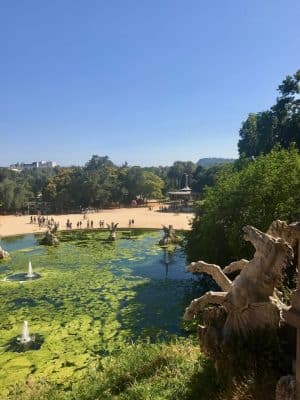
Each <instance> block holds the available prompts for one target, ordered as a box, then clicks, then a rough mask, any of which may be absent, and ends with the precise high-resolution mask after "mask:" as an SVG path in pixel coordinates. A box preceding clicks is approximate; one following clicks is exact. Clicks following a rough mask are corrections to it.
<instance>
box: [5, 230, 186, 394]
mask: <svg viewBox="0 0 300 400" xmlns="http://www.w3.org/2000/svg"><path fill="white" fill-rule="evenodd" d="M133 234H134V236H133ZM130 235H131V232H127V231H126V232H118V240H117V242H115V243H111V242H107V240H106V239H107V232H103V231H102V232H101V231H74V232H62V233H60V234H59V240H60V245H59V246H57V247H43V246H39V245H38V244H37V243H38V237H34V236H33V235H27V236H23V237H21V238H15V239H14V240H13V239H12V238H9V240H7V242H6V243H5V245H6V246H5V247H6V248H9V249H8V250H9V251H10V253H11V259H10V260H7V261H5V262H2V263H1V266H2V267H3V268H1V269H0V279H3V278H5V276H7V275H9V274H15V273H20V272H24V271H26V269H27V265H28V261H29V260H30V261H31V262H32V266H33V270H34V271H35V272H38V273H39V274H40V275H41V278H40V279H38V280H35V281H31V282H29V281H27V282H23V283H20V282H0V296H1V302H0V388H1V390H4V392H3V393H5V390H6V389H7V388H8V387H9V386H10V385H13V384H15V383H16V382H18V381H23V380H25V379H27V378H29V377H31V376H33V377H34V378H37V379H38V378H44V377H47V379H48V380H52V381H53V382H55V383H57V384H66V382H67V381H69V382H70V380H73V381H76V380H78V379H80V377H81V376H82V374H84V371H85V370H86V368H90V367H96V366H97V365H98V364H99V360H101V359H103V357H105V356H107V355H109V354H112V353H114V352H116V351H118V350H120V349H122V348H124V347H125V346H126V345H127V344H128V343H131V341H133V340H136V339H137V338H138V337H141V336H143V335H144V336H147V335H150V336H155V335H157V334H158V333H159V334H165V335H168V334H169V333H170V334H174V333H180V317H181V314H182V311H183V308H184V306H185V305H186V301H185V299H186V296H187V295H188V293H189V295H188V296H189V297H190V298H192V297H193V293H192V292H191V291H190V289H191V286H192V285H193V282H192V281H191V279H190V277H188V279H187V277H186V276H185V275H184V265H185V259H184V256H183V255H182V254H180V253H178V254H177V256H176V262H174V265H173V267H172V268H173V270H172V273H173V276H172V277H171V278H170V279H167V277H166V275H165V269H164V268H165V266H164V265H163V262H162V260H163V252H162V249H161V248H160V247H159V246H157V243H158V240H159V238H160V237H161V234H160V233H159V232H157V231H153V232H151V231H147V232H143V231H135V232H133V233H132V236H130ZM177 250H178V249H177ZM173 251H175V252H176V249H175V250H174V249H173ZM191 282H192V283H191ZM167 296H169V297H170V298H169V299H167ZM171 314H172V315H171ZM24 320H28V321H29V329H30V333H31V334H38V335H40V337H42V338H43V343H42V345H41V347H40V349H39V350H30V349H29V350H28V351H26V352H25V353H16V352H13V351H10V350H8V344H9V343H11V340H12V338H16V337H18V336H20V333H21V331H22V325H23V321H24ZM166 320H167V322H166ZM69 384H70V383H69Z"/></svg>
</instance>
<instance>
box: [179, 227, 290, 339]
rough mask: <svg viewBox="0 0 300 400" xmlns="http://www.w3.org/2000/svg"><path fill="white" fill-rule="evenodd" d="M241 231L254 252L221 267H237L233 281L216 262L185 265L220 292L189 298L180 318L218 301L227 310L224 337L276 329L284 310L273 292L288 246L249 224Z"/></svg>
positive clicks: (234, 268)
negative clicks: (250, 256) (204, 275)
mask: <svg viewBox="0 0 300 400" xmlns="http://www.w3.org/2000/svg"><path fill="white" fill-rule="evenodd" d="M270 228H271V227H270ZM273 228H274V226H273ZM243 230H244V233H245V235H244V237H245V240H248V241H250V242H251V243H252V244H253V246H254V247H255V249H256V252H255V254H254V257H253V259H252V260H250V261H247V260H240V261H237V262H235V263H231V264H230V265H229V266H227V267H226V268H225V269H224V271H225V272H228V273H230V272H233V271H236V270H241V272H240V274H239V275H238V276H237V277H236V278H235V279H234V281H231V280H230V279H229V278H228V277H227V276H226V275H225V273H224V271H222V269H221V268H220V267H219V266H218V265H214V264H207V263H205V262H203V261H198V262H194V263H192V264H190V265H189V266H188V268H187V269H188V271H190V272H193V273H207V274H209V275H211V276H212V277H213V278H214V280H215V281H216V282H217V284H218V285H219V286H220V287H221V290H222V292H207V293H206V294H204V295H203V296H202V297H200V298H198V299H195V300H193V301H192V302H191V304H190V306H189V307H188V308H187V309H186V311H185V314H184V318H185V319H186V320H190V319H193V318H194V317H195V316H196V315H197V314H198V313H199V312H201V311H202V310H204V309H205V308H206V307H207V306H208V305H210V304H219V305H221V306H223V308H224V309H225V311H226V313H227V317H226V320H225V322H224V325H223V326H222V329H221V332H222V335H223V337H224V338H225V337H226V336H227V335H229V334H230V333H237V334H241V335H245V334H247V333H248V332H250V331H252V330H254V329H257V328H265V327H274V328H277V327H278V326H279V322H280V320H281V314H282V310H283V309H286V305H285V304H284V303H282V302H281V300H280V299H279V297H278V295H277V290H276V286H277V285H278V284H279V283H280V281H281V278H282V271H283V269H284V268H285V267H286V265H287V263H288V261H289V259H290V258H291V257H292V256H293V250H292V247H291V245H290V244H289V243H288V242H287V241H285V240H284V239H282V238H281V237H278V236H277V237H274V236H272V235H271V234H268V233H263V232H261V231H259V230H258V229H256V228H254V227H252V226H246V227H244V229H243ZM273 230H274V229H273ZM270 232H273V231H272V230H270Z"/></svg>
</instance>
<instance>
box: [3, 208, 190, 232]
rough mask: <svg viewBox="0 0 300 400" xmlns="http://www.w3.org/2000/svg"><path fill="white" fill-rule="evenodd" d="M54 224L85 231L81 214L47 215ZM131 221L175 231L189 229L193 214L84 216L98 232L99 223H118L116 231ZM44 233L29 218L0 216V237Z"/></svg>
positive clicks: (138, 211) (126, 211) (127, 211)
mask: <svg viewBox="0 0 300 400" xmlns="http://www.w3.org/2000/svg"><path fill="white" fill-rule="evenodd" d="M51 217H53V218H54V220H55V221H56V222H59V229H60V230H61V229H66V222H67V219H69V220H70V221H71V222H72V228H73V229H74V228H76V224H77V222H78V221H82V229H84V228H86V227H87V220H84V219H83V215H82V214H67V215H49V216H48V218H51ZM132 218H133V219H134V225H133V226H132V227H133V228H158V229H159V228H161V226H162V225H173V227H174V228H175V229H185V230H187V229H190V222H191V220H192V218H193V214H192V213H178V214H175V213H165V212H158V211H157V209H155V208H154V209H153V210H152V211H149V209H148V208H120V209H116V210H103V211H101V212H99V213H89V214H87V219H89V221H93V222H94V228H99V220H100V219H101V220H104V223H105V228H106V223H110V222H115V223H117V222H118V223H119V226H118V228H128V227H129V225H128V222H129V219H132ZM43 231H46V228H45V227H43V228H39V226H38V224H31V223H30V217H29V216H15V215H5V216H3V215H2V216H0V237H5V236H14V235H20V234H25V233H36V232H43Z"/></svg>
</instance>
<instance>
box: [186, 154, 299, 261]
mask: <svg viewBox="0 0 300 400" xmlns="http://www.w3.org/2000/svg"><path fill="white" fill-rule="evenodd" d="M299 217H300V155H299V153H298V151H297V150H296V149H295V148H292V149H290V150H285V149H280V150H276V149H274V150H272V151H271V152H270V153H269V154H267V155H265V156H263V155H261V156H259V157H257V158H256V159H255V160H248V161H244V163H243V167H242V168H240V165H227V166H224V167H223V169H222V170H221V172H220V173H219V175H218V177H217V181H216V184H215V186H213V187H210V188H206V190H205V195H204V200H203V201H202V202H201V203H199V204H198V205H197V210H196V216H195V219H194V221H193V224H192V230H191V232H190V233H188V235H187V245H186V249H187V253H188V257H189V259H190V260H193V261H194V260H199V259H204V260H205V261H207V262H212V263H218V264H225V263H229V262H231V261H233V260H236V259H239V258H243V257H248V256H249V254H250V253H251V251H252V249H251V248H250V247H248V245H247V244H245V242H244V241H243V239H242V234H241V233H242V228H243V226H245V225H253V226H255V227H257V228H258V229H260V230H262V231H266V229H267V228H268V226H269V225H270V223H271V222H272V221H273V220H274V219H283V220H287V221H293V220H297V219H298V218H299Z"/></svg>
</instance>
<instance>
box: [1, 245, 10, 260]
mask: <svg viewBox="0 0 300 400" xmlns="http://www.w3.org/2000/svg"><path fill="white" fill-rule="evenodd" d="M8 257H9V252H8V251H5V250H3V249H2V247H1V246H0V260H2V259H4V258H8Z"/></svg>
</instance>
